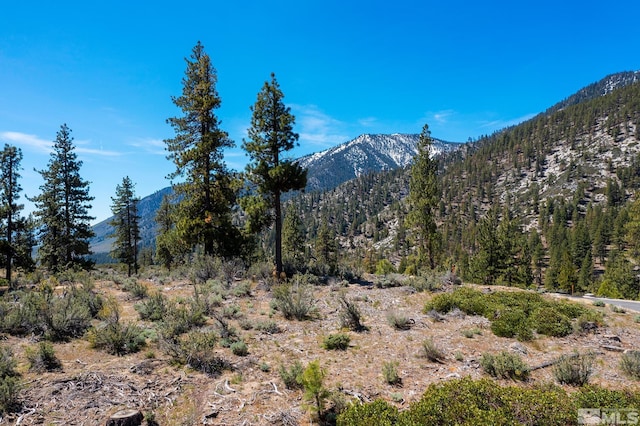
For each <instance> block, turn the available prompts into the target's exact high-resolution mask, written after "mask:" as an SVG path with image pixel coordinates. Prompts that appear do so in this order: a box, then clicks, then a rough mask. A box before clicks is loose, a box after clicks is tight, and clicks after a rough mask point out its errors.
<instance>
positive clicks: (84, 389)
mask: <svg viewBox="0 0 640 426" xmlns="http://www.w3.org/2000/svg"><path fill="white" fill-rule="evenodd" d="M145 285H147V286H148V287H149V289H150V290H151V291H161V292H162V293H163V294H165V295H166V296H167V297H170V298H171V297H178V296H188V295H190V294H191V292H192V288H191V286H190V285H188V283H186V282H171V283H165V284H159V283H157V282H152V281H145ZM96 289H97V291H98V292H99V293H101V294H103V295H112V296H114V297H116V298H117V300H118V301H119V302H120V305H121V306H122V309H123V314H122V319H123V320H125V321H137V322H139V323H140V324H141V325H142V326H144V327H152V326H153V325H152V324H151V323H145V322H141V321H139V319H138V315H137V312H136V311H135V309H134V308H133V306H134V304H135V303H136V302H137V301H135V300H133V299H132V297H131V294H130V293H127V292H124V291H123V290H122V289H120V288H119V286H117V285H115V284H114V283H113V282H111V281H99V282H97V283H96ZM314 289H315V293H314V295H315V299H316V306H317V308H318V310H319V318H318V319H316V320H313V321H295V320H291V321H290V320H286V319H284V318H283V317H282V315H281V314H279V313H277V312H274V311H273V310H272V309H271V307H270V305H269V303H270V300H271V294H270V293H269V292H268V291H267V290H266V289H265V288H264V286H263V285H260V283H255V282H254V283H252V291H251V295H250V296H244V297H233V296H230V297H229V298H227V299H226V300H224V302H223V303H224V305H225V306H231V305H235V306H238V307H239V308H240V312H241V316H240V317H239V318H237V319H233V320H231V321H230V322H231V323H232V324H233V325H234V327H235V328H236V329H237V330H238V331H239V333H240V335H241V337H242V339H243V340H244V341H245V342H246V343H247V345H248V349H249V353H248V355H246V356H236V355H234V354H233V353H232V352H231V350H230V349H227V348H217V349H216V351H217V352H218V353H219V354H220V355H221V356H222V357H224V358H225V359H227V360H228V361H229V362H230V363H231V364H232V366H233V368H232V369H231V370H230V371H225V372H224V373H223V374H222V375H220V376H218V377H210V376H207V375H205V374H203V373H200V372H198V371H195V370H193V369H191V368H190V367H189V366H178V365H173V364H172V363H171V362H170V359H169V357H167V356H166V355H165V354H164V353H163V352H162V350H160V348H158V346H157V342H154V341H153V339H150V341H148V344H147V347H146V348H144V349H143V350H142V351H141V352H139V353H136V354H131V355H127V356H122V357H117V356H113V355H109V354H107V353H105V352H101V351H98V350H95V349H92V348H91V347H90V345H89V343H88V341H87V340H84V339H76V340H73V341H71V342H68V343H56V344H54V349H55V353H56V355H57V356H58V358H59V359H60V360H61V361H62V366H63V368H62V370H61V371H57V372H48V373H44V374H36V373H31V372H29V371H28V362H27V360H26V357H25V349H26V348H27V347H33V346H35V343H36V341H35V339H33V338H31V339H28V338H26V339H25V338H15V337H7V338H6V340H5V341H4V342H3V344H4V345H9V346H10V347H11V348H12V349H13V350H14V353H15V355H16V357H17V359H18V360H19V365H18V370H19V371H20V373H21V375H22V379H23V384H24V389H23V391H22V402H23V407H22V410H21V411H20V412H18V413H14V414H11V415H7V416H5V417H4V418H3V419H2V420H0V424H20V425H35V424H43V425H98V424H105V422H106V420H107V419H108V418H109V416H110V415H111V414H113V413H114V412H116V411H118V410H122V409H138V410H140V411H141V412H143V413H144V414H145V415H146V416H147V417H150V418H154V419H155V421H157V424H160V425H200V424H216V425H278V424H282V425H295V424H298V425H306V424H310V423H311V420H310V419H311V417H310V414H309V410H308V409H307V405H306V403H305V401H304V398H303V391H301V390H288V389H286V388H285V386H284V384H283V382H282V380H281V378H280V375H279V373H278V369H279V367H280V366H281V365H285V366H289V365H291V364H292V363H293V362H295V361H300V362H301V363H302V364H303V365H306V364H307V363H309V362H311V361H314V360H318V361H319V362H320V365H321V367H322V368H324V369H325V371H326V376H325V381H324V383H325V387H326V388H328V389H329V390H330V391H332V392H334V393H335V394H336V395H340V399H342V400H345V401H351V400H357V399H359V400H361V401H372V400H375V399H377V398H382V399H385V400H387V401H389V402H392V403H393V404H395V405H397V406H398V407H399V408H402V407H406V406H408V404H410V403H411V402H413V401H416V400H417V399H419V398H420V396H421V395H422V394H423V392H424V390H425V389H426V387H427V386H428V385H429V384H430V383H434V382H440V381H444V380H451V379H453V378H458V377H463V376H471V377H472V378H481V377H483V376H485V375H484V374H483V372H482V369H481V368H480V365H479V360H480V358H481V356H482V354H483V353H487V352H492V353H494V352H499V351H502V350H505V351H512V352H518V353H520V354H521V355H522V358H523V359H524V361H525V362H526V363H527V364H528V365H529V366H531V367H536V366H540V365H543V364H545V363H547V362H549V361H552V360H554V359H556V358H557V357H559V356H560V355H562V354H567V353H572V352H573V351H579V352H593V353H595V354H596V362H595V372H594V375H593V377H592V379H591V383H595V384H599V385H602V386H605V387H610V388H624V387H633V388H635V389H638V388H640V385H639V384H638V382H632V381H630V380H629V379H628V378H626V377H625V376H624V375H623V374H622V372H621V371H620V370H619V368H618V363H619V359H620V356H621V352H619V351H612V350H607V349H606V348H605V347H611V346H616V347H619V348H622V349H623V350H628V349H637V348H638V342H640V324H638V323H637V322H636V321H637V316H638V313H634V312H626V313H616V312H613V311H612V310H611V308H610V307H608V306H607V307H593V309H597V310H600V311H602V312H604V313H605V320H606V326H605V327H601V328H599V329H597V330H595V331H594V332H590V333H588V334H572V335H570V336H568V337H564V338H549V337H544V336H537V337H536V338H535V339H534V340H533V341H531V342H518V341H516V340H514V339H507V338H500V337H496V336H494V335H493V334H492V333H491V330H490V329H489V322H488V320H487V319H485V318H483V317H478V316H467V315H464V314H462V313H460V312H457V313H451V314H448V315H446V316H444V317H443V318H442V320H441V321H435V320H434V319H433V318H432V317H430V316H429V315H427V314H424V313H423V312H422V308H423V306H424V304H425V302H427V301H428V300H429V299H430V298H431V297H432V296H433V295H432V294H431V293H428V292H425V293H416V292H415V291H413V289H411V288H409V287H395V288H387V289H382V288H376V287H375V286H373V285H361V284H351V285H348V286H346V287H345V286H342V285H326V286H318V287H315V288H314ZM341 291H345V292H346V296H347V298H348V299H349V300H351V301H354V302H355V303H356V305H357V306H358V308H359V309H360V311H361V313H362V315H363V323H364V324H365V325H366V326H367V328H368V330H367V331H365V332H361V333H356V332H352V331H348V330H341V329H340V321H339V303H338V299H337V298H338V295H339V294H340V292H341ZM390 312H391V313H395V314H402V315H405V316H406V317H408V318H410V319H412V321H411V322H412V325H411V327H410V328H409V329H408V330H397V329H395V328H393V327H392V326H391V325H390V324H389V322H388V320H387V314H388V313H390ZM241 320H244V321H245V322H254V323H256V322H260V321H262V322H264V321H267V320H272V321H275V322H276V323H277V325H278V326H279V328H280V330H281V332H280V333H275V334H266V333H264V332H261V331H258V330H255V329H250V330H244V329H242V328H241V326H240V323H239V321H241ZM211 324H213V322H212V323H211ZM465 330H475V334H474V335H473V337H465V334H463V332H464V331H465ZM340 331H342V332H344V333H347V334H348V335H349V336H350V338H351V341H350V345H349V348H348V349H347V350H344V351H342V350H326V349H323V347H322V342H323V339H324V338H325V337H326V336H327V335H329V334H331V333H336V332H340ZM467 334H468V333H467ZM426 339H431V340H432V341H433V342H434V343H436V345H437V346H438V347H439V348H440V349H441V350H442V351H443V352H444V353H445V355H446V358H445V359H444V360H443V362H441V363H434V362H430V361H428V360H427V359H426V358H424V357H421V356H420V350H421V347H422V343H423V342H424V341H425V340H426ZM390 361H395V362H397V363H398V372H399V374H400V377H401V379H402V383H401V385H389V384H387V383H386V382H385V380H384V379H383V375H382V367H383V364H384V363H385V362H390ZM552 381H553V375H552V371H551V368H539V369H536V370H535V371H533V372H532V374H531V379H530V380H529V382H528V383H524V384H522V386H530V385H531V384H532V383H540V382H552ZM504 383H512V382H504ZM331 404H332V403H331V402H329V403H328V405H329V406H330V405H331Z"/></svg>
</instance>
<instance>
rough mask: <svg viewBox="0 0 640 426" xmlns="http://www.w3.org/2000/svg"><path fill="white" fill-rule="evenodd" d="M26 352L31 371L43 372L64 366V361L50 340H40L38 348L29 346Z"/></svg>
mask: <svg viewBox="0 0 640 426" xmlns="http://www.w3.org/2000/svg"><path fill="white" fill-rule="evenodd" d="M25 354H26V357H27V360H28V361H29V371H35V372H39V373H42V372H44V371H55V370H60V369H61V368H62V363H61V362H60V360H59V359H58V357H57V356H56V354H55V351H54V350H53V345H52V344H51V343H49V342H40V343H39V344H38V346H37V348H27V349H26V350H25Z"/></svg>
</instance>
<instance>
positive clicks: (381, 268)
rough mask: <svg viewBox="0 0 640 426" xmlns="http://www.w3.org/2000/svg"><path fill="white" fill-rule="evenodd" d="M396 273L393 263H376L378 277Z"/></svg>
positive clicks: (387, 261)
mask: <svg viewBox="0 0 640 426" xmlns="http://www.w3.org/2000/svg"><path fill="white" fill-rule="evenodd" d="M394 272H396V268H395V267H394V266H393V263H391V262H389V260H387V259H381V260H379V261H378V263H376V275H387V274H392V273H394Z"/></svg>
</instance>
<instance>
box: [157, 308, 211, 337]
mask: <svg viewBox="0 0 640 426" xmlns="http://www.w3.org/2000/svg"><path fill="white" fill-rule="evenodd" d="M166 307H167V309H166V311H165V313H164V316H163V318H162V322H161V323H160V327H159V329H160V333H161V334H163V335H164V336H165V337H169V336H178V335H180V334H184V333H186V332H187V331H189V330H191V329H193V328H196V327H200V326H202V325H204V324H205V323H206V320H207V319H206V318H205V316H204V313H203V312H202V310H201V308H200V306H199V305H198V304H197V303H196V302H195V301H194V300H192V299H189V300H187V301H184V302H170V303H167V306H166Z"/></svg>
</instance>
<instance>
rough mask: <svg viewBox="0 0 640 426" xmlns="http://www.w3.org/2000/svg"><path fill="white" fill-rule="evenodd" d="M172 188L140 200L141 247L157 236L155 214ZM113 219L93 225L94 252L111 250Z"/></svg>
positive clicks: (148, 244) (146, 245) (150, 242)
mask: <svg viewBox="0 0 640 426" xmlns="http://www.w3.org/2000/svg"><path fill="white" fill-rule="evenodd" d="M171 192H172V191H171V188H170V187H167V188H163V189H161V190H159V191H156V192H154V193H153V194H151V195H148V196H146V197H144V198H142V199H140V201H139V202H138V214H139V215H140V223H139V226H140V238H141V244H140V246H141V247H148V246H151V245H152V244H153V243H154V241H155V237H156V229H157V227H156V223H155V220H154V218H155V216H156V212H157V211H158V208H159V207H160V203H161V202H162V198H163V197H164V196H165V195H168V194H170V193H171ZM112 220H113V217H110V218H108V219H105V220H103V221H102V222H100V223H98V224H96V225H94V226H93V228H92V229H93V232H94V233H95V237H93V238H92V239H91V241H90V243H91V250H92V251H93V253H94V254H98V253H108V252H110V251H111V245H112V244H113V239H112V238H110V237H109V235H111V234H112V233H113V227H112V226H111V225H110V224H109V223H110V222H111V221H112Z"/></svg>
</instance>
